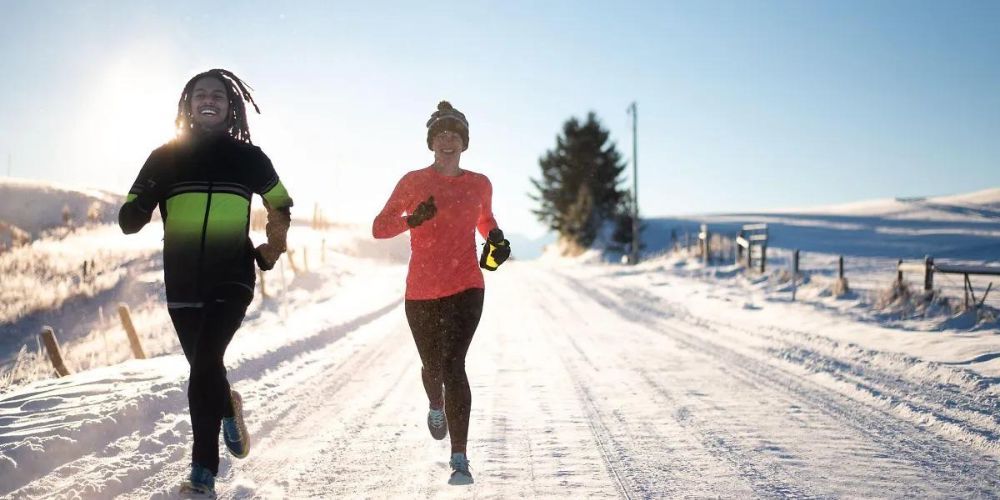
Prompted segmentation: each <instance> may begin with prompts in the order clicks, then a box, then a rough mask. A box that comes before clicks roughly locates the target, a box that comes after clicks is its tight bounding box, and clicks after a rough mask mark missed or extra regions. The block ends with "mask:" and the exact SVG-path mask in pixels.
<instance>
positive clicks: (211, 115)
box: [191, 76, 229, 130]
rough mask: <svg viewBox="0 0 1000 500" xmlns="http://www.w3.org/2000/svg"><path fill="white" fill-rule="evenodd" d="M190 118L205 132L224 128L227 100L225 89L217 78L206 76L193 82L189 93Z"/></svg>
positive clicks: (227, 108)
mask: <svg viewBox="0 0 1000 500" xmlns="http://www.w3.org/2000/svg"><path fill="white" fill-rule="evenodd" d="M191 116H192V117H193V120H194V122H195V123H196V124H198V125H199V126H201V127H202V128H205V129H207V130H221V129H222V128H224V127H225V124H226V117H227V116H229V99H228V98H227V97H226V88H225V87H224V86H223V85H222V82H220V81H219V80H218V78H213V77H210V76H206V77H204V78H201V79H199V80H198V81H197V82H195V84H194V90H193V91H192V92H191Z"/></svg>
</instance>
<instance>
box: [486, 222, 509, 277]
mask: <svg viewBox="0 0 1000 500" xmlns="http://www.w3.org/2000/svg"><path fill="white" fill-rule="evenodd" d="M507 257H510V242H509V241H507V240H506V239H504V237H503V231H501V230H500V229H499V228H498V229H494V230H492V231H490V235H489V237H488V238H487V239H486V243H483V255H482V257H480V258H479V267H481V268H483V269H485V270H487V271H496V270H497V268H498V267H500V264H503V263H504V261H506V260H507Z"/></svg>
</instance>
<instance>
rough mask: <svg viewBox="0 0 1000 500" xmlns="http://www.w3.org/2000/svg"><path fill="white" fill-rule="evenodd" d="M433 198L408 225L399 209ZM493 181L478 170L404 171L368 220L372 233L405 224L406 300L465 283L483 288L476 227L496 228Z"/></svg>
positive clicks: (407, 210)
mask: <svg viewBox="0 0 1000 500" xmlns="http://www.w3.org/2000/svg"><path fill="white" fill-rule="evenodd" d="M431 196H433V197H434V205H435V206H436V207H437V213H436V214H435V216H434V218H432V219H430V220H428V221H426V222H424V223H423V224H421V225H420V226H417V227H415V228H413V229H410V227H409V226H407V225H406V218H405V217H404V214H411V213H413V211H414V210H416V208H417V205H419V204H420V202H422V201H427V199H428V198H430V197H431ZM492 198H493V186H492V185H491V184H490V180H489V179H488V178H487V177H486V176H485V175H482V174H479V173H476V172H471V171H468V170H462V173H461V174H459V175H457V176H454V177H452V176H447V175H443V174H441V173H439V172H438V171H437V170H435V169H434V168H433V167H427V168H423V169H420V170H414V171H412V172H409V173H407V174H406V175H404V176H403V178H402V179H400V180H399V183H397V184H396V188H395V189H394V190H393V191H392V195H391V196H390V197H389V201H387V202H386V204H385V207H384V208H383V209H382V212H380V213H379V214H378V216H376V217H375V221H374V222H373V223H372V236H374V237H375V238H379V239H383V238H392V237H393V236H396V235H399V234H400V233H402V232H403V231H406V230H407V229H410V266H409V272H408V273H407V275H406V299H407V300H429V299H438V298H441V297H447V296H449V295H454V294H456V293H459V292H461V291H463V290H467V289H470V288H485V287H486V286H485V283H484V282H483V273H482V271H481V270H480V269H479V259H478V256H477V255H478V253H477V251H476V233H475V231H476V229H478V230H479V234H481V235H482V236H483V238H486V235H488V234H489V232H490V231H491V230H493V229H494V228H496V227H497V221H496V219H494V218H493V207H492Z"/></svg>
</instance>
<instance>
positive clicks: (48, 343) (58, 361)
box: [41, 326, 71, 377]
mask: <svg viewBox="0 0 1000 500" xmlns="http://www.w3.org/2000/svg"><path fill="white" fill-rule="evenodd" d="M41 337H42V343H43V344H45V351H46V352H48V353H49V360H50V361H52V367H53V368H55V369H56V373H57V374H58V375H59V376H60V377H65V376H66V375H69V374H70V373H71V372H70V371H69V369H68V368H66V363H65V362H63V356H62V351H60V350H59V341H57V340H56V333H55V332H54V331H52V327H51V326H43V327H42V334H41Z"/></svg>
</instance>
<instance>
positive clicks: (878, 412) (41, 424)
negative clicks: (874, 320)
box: [0, 263, 1000, 498]
mask: <svg viewBox="0 0 1000 500" xmlns="http://www.w3.org/2000/svg"><path fill="white" fill-rule="evenodd" d="M402 280H403V269H402V268H400V267H398V266H393V267H386V268H373V270H372V272H371V275H370V276H362V281H364V282H365V287H364V289H363V290H355V289H348V288H345V289H344V290H343V293H341V294H339V295H337V296H334V297H332V298H329V299H328V300H323V301H320V302H317V303H314V304H310V305H308V306H305V307H301V308H299V310H296V311H295V312H294V314H293V315H291V316H290V318H289V320H288V321H287V322H286V325H287V327H281V326H278V325H276V324H273V323H267V322H266V321H264V320H260V321H258V322H255V321H253V320H250V321H248V324H247V326H246V328H245V329H246V330H247V331H246V332H243V331H241V333H240V334H239V335H238V337H237V341H236V342H235V343H234V345H233V351H232V352H231V353H230V355H229V357H228V358H227V359H228V361H229V366H230V367H231V370H230V373H231V379H232V380H233V381H234V386H235V387H236V388H237V389H238V390H240V391H241V392H242V393H243V395H244V399H245V401H246V403H245V406H246V411H247V421H248V425H249V427H250V431H251V433H252V436H253V442H252V451H251V454H250V456H249V457H248V458H247V459H245V460H242V461H235V460H232V459H230V457H228V456H226V457H224V458H223V464H222V471H221V474H220V478H219V483H218V485H219V494H220V497H222V498H246V497H260V498H282V497H288V498H301V497H317V498H319V497H322V498H343V497H468V496H477V497H487V498H492V497H503V498H517V497H522V498H539V497H572V498H585V497H586V498H601V497H627V498H663V497H727V498H734V497H736V498H743V497H796V498H799V497H830V496H839V497H843V496H846V497H927V496H930V497H952V496H985V497H996V496H997V495H1000V462H998V458H1000V452H998V450H997V448H996V437H997V436H998V435H1000V423H998V420H997V411H998V408H1000V405H998V403H997V401H998V397H997V392H996V389H995V386H996V381H995V380H990V379H985V378H982V379H968V377H969V375H968V374H965V375H963V374H961V373H959V372H956V371H953V370H951V369H950V368H942V367H939V366H936V365H933V364H929V363H924V362H920V361H914V360H910V359H907V358H905V357H902V356H894V355H889V354H884V353H878V352H872V351H867V350H865V349H861V348H858V347H856V346H853V345H845V344H843V343H838V342H836V341H834V340H830V339H828V338H826V337H821V336H817V335H813V334H812V333H809V332H801V331H797V330H795V329H794V328H790V327H788V326H787V325H775V326H774V327H773V328H761V327H757V326H753V325H750V324H746V325H742V324H740V323H738V322H736V320H735V319H734V318H737V319H738V318H739V314H743V313H747V314H752V311H750V312H746V311H742V310H741V311H737V312H734V311H733V310H740V309H741V308H740V307H739V306H738V305H736V304H734V303H732V302H729V301H725V300H718V299H714V301H713V300H709V299H699V300H700V302H697V303H694V302H692V303H688V302H686V301H683V300H678V299H677V298H676V294H686V295H690V296H694V295H697V293H698V292H699V290H701V289H702V288H703V287H704V286H705V285H704V284H701V283H694V282H693V280H689V279H682V278H667V279H666V281H664V282H662V283H660V284H659V285H661V287H662V288H663V289H670V290H672V292H671V293H662V294H659V293H654V292H655V290H656V288H653V287H647V286H643V287H637V286H631V285H630V282H629V278H628V276H622V275H621V274H620V273H619V274H617V275H615V274H614V273H609V272H607V271H606V270H602V269H601V268H596V270H595V268H588V267H585V266H551V265H546V264H544V263H511V264H510V265H507V266H505V267H504V268H503V269H502V270H501V271H500V272H497V273H492V274H490V275H489V276H488V285H487V286H488V289H487V295H486V310H485V313H484V316H483V320H482V322H481V324H480V327H479V330H478V332H477V334H476V338H475V340H474V341H473V344H472V348H471V350H470V354H469V357H468V360H467V369H468V372H469V377H470V380H471V384H472V391H473V410H472V423H471V429H470V442H469V457H470V459H471V461H472V470H473V473H474V475H475V477H476V484H475V485H473V486H466V487H455V486H449V485H447V484H446V480H447V478H448V466H447V459H448V447H447V444H446V443H447V440H445V441H440V442H439V441H434V440H432V439H431V438H430V436H429V434H428V432H427V430H426V427H425V424H424V419H425V417H426V400H425V397H424V395H423V390H422V388H421V385H420V380H419V359H418V357H417V355H416V349H415V348H414V346H413V342H412V339H411V338H410V334H409V330H408V328H407V327H406V321H405V318H404V315H403V310H402V302H401V300H400V297H401V290H400V285H401V284H402ZM672 294H673V295H672ZM706 300H707V302H706ZM713 308H715V310H716V311H717V312H718V313H717V314H716V313H715V312H713ZM296 318H300V319H296ZM284 328H287V329H288V331H290V332H296V333H294V334H293V333H288V334H284V333H279V332H278V330H280V329H284ZM876 358H878V359H876ZM183 368H184V367H183V359H182V358H180V357H179V356H170V357H163V358H158V359H154V360H149V361H142V362H129V363H126V364H124V365H120V366H118V367H110V368H107V369H100V370H93V371H91V372H88V373H87V374H81V375H79V376H77V377H75V378H76V381H75V382H73V383H72V385H71V386H68V385H65V384H64V385H62V386H60V385H59V383H58V382H49V383H48V385H45V384H41V385H36V386H31V387H29V391H31V392H30V394H26V393H24V392H18V393H13V394H9V395H5V399H0V426H2V428H3V429H4V432H3V433H2V434H4V437H2V439H0V494H5V495H8V496H10V497H15V498H23V497H31V498H36V497H44V496H53V497H59V498H64V497H72V496H77V495H78V496H81V497H99V498H103V497H108V496H114V495H122V496H124V497H135V498H149V497H154V498H156V497H160V498H169V497H170V496H171V492H172V490H173V489H174V488H175V487H176V484H177V482H178V480H179V479H180V478H182V476H183V475H184V473H185V471H186V468H187V460H188V457H189V450H188V446H189V439H190V425H189V424H188V423H187V418H186V401H185V398H184V393H183V379H184V373H183V372H184V370H183ZM88 377H89V378H88ZM949 377H951V378H949ZM962 377H966V378H962ZM64 380H66V379H64ZM935 381H937V382H935ZM976 387H979V388H980V389H981V390H979V391H975V390H972V389H975V388H976ZM110 388H113V389H110ZM109 391H110V392H109ZM69 394H72V395H73V396H72V397H69ZM88 398H90V399H91V400H93V401H90V400H88ZM46 401H50V402H51V403H49V406H48V407H46V408H36V407H38V406H39V405H41V406H46ZM81 408H85V410H82V409H81ZM42 410H50V411H48V412H46V411H42ZM60 412H63V418H69V419H71V420H74V421H75V422H77V423H80V422H83V424H82V425H77V426H76V427H73V428H74V429H76V430H75V431H74V432H69V431H65V430H61V429H66V428H67V427H65V426H63V425H62V422H60V421H59V418H60V417H59V415H60ZM81 412H85V413H86V414H87V415H88V417H87V418H80V417H79V415H80V413H81ZM102 417H104V418H103V420H102ZM45 419H50V420H49V422H50V423H49V424H48V426H46V422H45ZM88 419H89V420H88ZM88 425H89V427H88ZM19 426H21V427H23V429H24V430H23V433H21V434H20V435H19V434H18V433H19V432H20V431H18V428H20V427H19ZM55 435H58V436H62V437H61V438H58V439H57V438H55V437H54V436H55ZM95 436H106V437H107V438H106V439H104V438H103V437H102V438H98V437H95ZM14 437H17V439H18V442H19V443H21V444H22V446H9V445H10V444H11V443H12V442H14V441H13V439H14ZM5 443H6V444H7V446H5ZM24 443H27V444H24ZM31 443H34V444H35V445H36V446H37V447H41V448H44V450H42V449H37V450H31V449H30V448H31V446H30V444H31ZM3 454H7V455H8V456H9V457H11V458H10V459H9V460H8V461H4V460H3V458H4V456H3ZM12 461H13V462H17V463H18V465H17V466H16V467H14V466H12V464H11V463H10V462H12Z"/></svg>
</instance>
